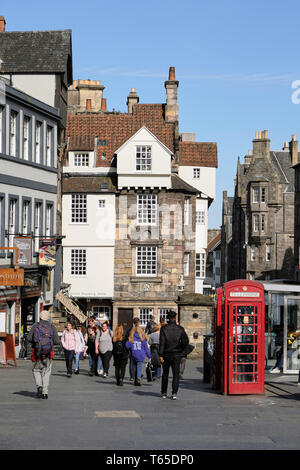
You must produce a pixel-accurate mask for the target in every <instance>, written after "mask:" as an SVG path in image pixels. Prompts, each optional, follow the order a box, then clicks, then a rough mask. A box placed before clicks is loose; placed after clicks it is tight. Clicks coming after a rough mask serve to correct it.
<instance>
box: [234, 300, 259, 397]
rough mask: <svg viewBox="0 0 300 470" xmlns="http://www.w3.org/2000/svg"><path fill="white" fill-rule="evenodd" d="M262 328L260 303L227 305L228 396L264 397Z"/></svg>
mask: <svg viewBox="0 0 300 470" xmlns="http://www.w3.org/2000/svg"><path fill="white" fill-rule="evenodd" d="M263 325H264V315H263V312H262V305H261V303H259V302H252V301H251V302H249V303H242V302H237V303H230V304H229V322H228V330H229V331H228V393H229V394H242V393H264V337H263V336H264V331H263V330H264V327H263Z"/></svg>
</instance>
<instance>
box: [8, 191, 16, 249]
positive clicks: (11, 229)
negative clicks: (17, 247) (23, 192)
mask: <svg viewBox="0 0 300 470" xmlns="http://www.w3.org/2000/svg"><path fill="white" fill-rule="evenodd" d="M17 203H18V200H17V199H9V208H8V235H9V236H8V245H9V246H13V240H14V235H15V234H16V230H17Z"/></svg>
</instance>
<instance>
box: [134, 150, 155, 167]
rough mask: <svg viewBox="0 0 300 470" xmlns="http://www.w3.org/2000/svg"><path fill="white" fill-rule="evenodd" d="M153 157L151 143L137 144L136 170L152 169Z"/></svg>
mask: <svg viewBox="0 0 300 470" xmlns="http://www.w3.org/2000/svg"><path fill="white" fill-rule="evenodd" d="M151 169H152V157H151V147H150V146H149V145H137V147H136V171H143V172H144V171H151Z"/></svg>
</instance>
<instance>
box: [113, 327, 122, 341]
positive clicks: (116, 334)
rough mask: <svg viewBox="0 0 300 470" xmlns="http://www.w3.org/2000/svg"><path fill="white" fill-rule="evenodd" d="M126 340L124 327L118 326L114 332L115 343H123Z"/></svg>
mask: <svg viewBox="0 0 300 470" xmlns="http://www.w3.org/2000/svg"><path fill="white" fill-rule="evenodd" d="M123 339H124V328H123V325H118V326H117V327H116V329H115V331H114V336H113V341H115V342H116V341H122V340H123Z"/></svg>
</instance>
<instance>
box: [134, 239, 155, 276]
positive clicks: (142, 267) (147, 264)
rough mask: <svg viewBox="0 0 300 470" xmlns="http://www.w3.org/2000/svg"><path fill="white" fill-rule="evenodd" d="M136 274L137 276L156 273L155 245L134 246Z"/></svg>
mask: <svg viewBox="0 0 300 470" xmlns="http://www.w3.org/2000/svg"><path fill="white" fill-rule="evenodd" d="M136 274H137V276H156V275H157V247H156V246H144V245H142V246H137V247H136Z"/></svg>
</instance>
